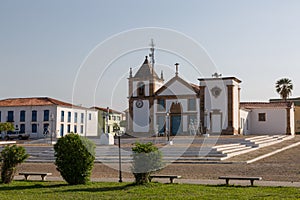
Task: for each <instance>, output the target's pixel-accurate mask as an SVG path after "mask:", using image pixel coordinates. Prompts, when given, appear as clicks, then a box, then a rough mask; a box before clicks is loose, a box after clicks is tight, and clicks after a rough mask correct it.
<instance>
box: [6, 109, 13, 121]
mask: <svg viewBox="0 0 300 200" xmlns="http://www.w3.org/2000/svg"><path fill="white" fill-rule="evenodd" d="M7 122H14V111H8V112H7Z"/></svg>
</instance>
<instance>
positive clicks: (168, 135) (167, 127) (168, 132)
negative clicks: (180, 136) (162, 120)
mask: <svg viewBox="0 0 300 200" xmlns="http://www.w3.org/2000/svg"><path fill="white" fill-rule="evenodd" d="M169 117H170V111H169V110H168V112H167V116H166V118H167V119H166V132H167V137H168V142H170V131H169Z"/></svg>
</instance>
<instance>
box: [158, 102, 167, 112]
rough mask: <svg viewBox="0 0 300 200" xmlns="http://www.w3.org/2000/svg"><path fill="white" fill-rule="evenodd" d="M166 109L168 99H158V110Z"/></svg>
mask: <svg viewBox="0 0 300 200" xmlns="http://www.w3.org/2000/svg"><path fill="white" fill-rule="evenodd" d="M165 110H166V101H165V100H164V99H158V100H157V111H165Z"/></svg>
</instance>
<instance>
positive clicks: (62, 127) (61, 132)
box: [60, 124, 64, 137]
mask: <svg viewBox="0 0 300 200" xmlns="http://www.w3.org/2000/svg"><path fill="white" fill-rule="evenodd" d="M60 136H61V137H62V136H64V125H63V124H61V125H60Z"/></svg>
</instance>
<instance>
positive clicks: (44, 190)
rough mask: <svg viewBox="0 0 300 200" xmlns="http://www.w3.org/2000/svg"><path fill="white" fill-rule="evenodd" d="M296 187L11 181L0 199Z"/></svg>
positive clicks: (257, 195) (262, 193)
mask: <svg viewBox="0 0 300 200" xmlns="http://www.w3.org/2000/svg"><path fill="white" fill-rule="evenodd" d="M299 198H300V188H291V187H244V186H243V187H242V186H224V185H217V186H204V185H192V184H162V183H151V184H149V185H145V186H134V185H132V184H129V183H102V182H93V183H89V184H88V185H75V186H70V185H67V184H66V183H65V182H53V181H49V182H47V181H45V182H39V181H14V182H13V183H11V184H9V185H4V184H0V199H1V200H4V199H9V200H13V199H22V200H23V199H30V200H33V199H42V200H46V199H51V200H56V199H63V200H67V199H299Z"/></svg>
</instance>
